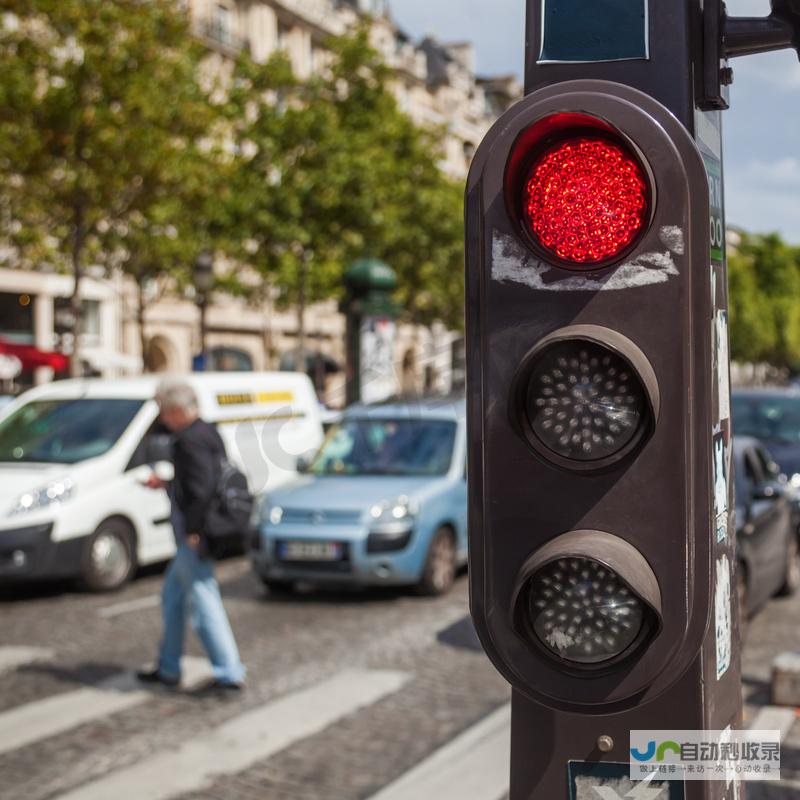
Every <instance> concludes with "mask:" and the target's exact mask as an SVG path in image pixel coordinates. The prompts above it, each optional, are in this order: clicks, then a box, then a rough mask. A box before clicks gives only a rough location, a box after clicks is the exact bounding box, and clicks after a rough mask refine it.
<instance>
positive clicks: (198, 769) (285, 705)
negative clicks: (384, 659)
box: [60, 670, 410, 800]
mask: <svg viewBox="0 0 800 800" xmlns="http://www.w3.org/2000/svg"><path fill="white" fill-rule="evenodd" d="M409 678H410V676H409V675H407V674H406V673H403V672H391V671H383V670H348V671H346V672H340V673H339V674H338V675H335V676H334V677H333V678H330V679H328V680H326V681H323V682H322V683H317V684H315V685H313V686H311V687H310V688H307V689H301V690H300V691H297V692H292V693H291V694H289V695H286V696H284V697H281V698H279V699H277V700H273V701H271V702H269V703H267V704H265V705H262V706H260V707H258V708H255V709H253V710H252V711H247V712H245V713H244V714H241V715H239V716H238V717H234V718H233V719H232V720H230V721H229V722H226V723H225V724H224V725H221V726H220V727H218V728H216V729H214V730H211V731H209V732H207V733H203V734H201V735H199V736H196V737H195V738H193V739H189V740H188V741H186V742H184V743H183V744H182V745H181V746H180V747H178V748H177V749H175V750H170V751H168V752H165V753H160V754H159V755H155V756H151V757H150V758H146V759H144V760H143V761H140V762H139V763H138V764H134V765H132V766H130V767H126V768H124V769H120V770H117V771H116V772H111V773H110V774H108V775H106V776H104V777H102V778H99V779H98V780H95V781H91V782H90V783H87V784H85V785H84V786H81V787H79V788H77V789H75V790H73V791H71V792H68V793H67V794H64V795H61V796H60V800H108V798H110V797H113V798H114V800H143V798H147V800H166V798H170V797H174V796H175V795H179V794H183V793H185V792H194V791H200V790H202V789H203V788H204V787H205V786H207V785H208V784H209V783H210V782H211V781H212V780H213V779H214V778H216V777H218V776H220V775H229V774H232V773H236V772H241V771H242V770H244V769H247V767H249V766H250V765H251V764H254V763H255V762H257V761H261V760H263V759H265V758H268V757H269V756H271V755H273V754H274V753H277V752H279V751H280V750H283V749H285V748H286V747H288V746H289V745H291V744H293V743H294V742H297V741H299V740H301V739H305V738H307V737H309V736H313V735H314V734H316V733H319V732H320V731H322V730H324V729H325V728H327V727H328V726H329V725H332V724H333V723H334V722H336V721H338V720H339V719H341V718H342V717H344V716H347V715H348V714H352V713H353V712H355V711H357V710H358V709H360V708H363V707H364V706H368V705H371V704H372V703H375V702H377V701H378V700H380V699H381V698H383V697H385V696H386V695H389V694H393V693H394V692H396V691H398V690H399V689H400V688H402V686H403V685H404V684H405V683H406V682H407V681H408V680H409Z"/></svg>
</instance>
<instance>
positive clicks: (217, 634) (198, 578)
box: [158, 544, 245, 683]
mask: <svg viewBox="0 0 800 800" xmlns="http://www.w3.org/2000/svg"><path fill="white" fill-rule="evenodd" d="M161 608H162V612H163V614H164V638H163V639H162V640H161V648H160V650H159V654H158V669H159V672H161V674H162V675H164V676H165V677H168V678H179V677H180V674H181V656H182V655H183V639H184V631H185V628H186V616H187V614H188V615H189V618H190V621H191V624H192V628H193V629H194V631H195V633H196V634H197V636H198V637H199V639H200V641H201V642H202V644H203V647H204V648H205V651H206V653H207V654H208V659H209V661H211V666H212V667H213V670H214V677H215V678H216V679H217V680H218V681H222V682H225V683H239V682H240V681H243V680H244V675H245V669H244V667H243V666H242V662H241V660H240V659H239V651H238V649H237V647H236V640H235V639H234V638H233V631H232V630H231V626H230V623H229V622H228V617H227V615H226V614H225V609H224V608H223V605H222V598H221V597H220V594H219V587H218V586H217V582H216V580H215V579H214V565H213V563H212V562H211V561H210V560H209V559H204V558H200V557H199V556H198V555H197V553H196V552H195V550H193V549H192V548H191V547H189V545H187V544H179V545H178V551H177V553H176V554H175V558H174V559H173V560H172V563H170V565H169V567H168V568H167V574H166V576H165V578H164V587H163V588H162V590H161Z"/></svg>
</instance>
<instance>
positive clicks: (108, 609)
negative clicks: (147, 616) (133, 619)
mask: <svg viewBox="0 0 800 800" xmlns="http://www.w3.org/2000/svg"><path fill="white" fill-rule="evenodd" d="M160 603H161V598H160V597H159V596H158V595H157V594H151V595H147V597H139V598H137V599H136V600H128V601H126V602H124V603H114V604H113V605H110V606H103V607H102V608H98V609H97V616H98V617H103V619H111V618H112V617H118V616H119V615H120V614H128V613H130V612H131V611H142V610H144V609H146V608H155V607H156V606H158V605H160Z"/></svg>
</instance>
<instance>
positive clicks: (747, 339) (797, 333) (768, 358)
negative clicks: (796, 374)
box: [728, 234, 800, 369]
mask: <svg viewBox="0 0 800 800" xmlns="http://www.w3.org/2000/svg"><path fill="white" fill-rule="evenodd" d="M728 284H729V293H730V298H729V302H730V321H731V357H732V358H733V359H734V360H737V361H745V362H766V363H770V364H773V365H775V366H782V367H789V368H791V369H797V368H798V367H800V249H798V248H793V247H790V246H789V245H787V244H786V243H784V242H783V241H782V240H781V238H780V237H779V236H778V235H777V234H768V235H766V236H755V235H750V234H743V235H742V239H741V242H740V244H739V246H738V247H737V249H736V251H735V252H733V253H731V255H730V258H729V263H728Z"/></svg>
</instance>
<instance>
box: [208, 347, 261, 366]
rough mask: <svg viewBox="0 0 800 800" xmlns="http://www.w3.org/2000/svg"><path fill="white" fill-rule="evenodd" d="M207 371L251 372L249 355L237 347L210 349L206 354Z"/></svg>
mask: <svg viewBox="0 0 800 800" xmlns="http://www.w3.org/2000/svg"><path fill="white" fill-rule="evenodd" d="M208 360H209V369H210V370H214V371H215V372H252V371H253V359H252V357H251V355H250V354H249V353H248V352H247V351H245V350H240V349H239V348H238V347H212V348H211V350H209V352H208Z"/></svg>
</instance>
